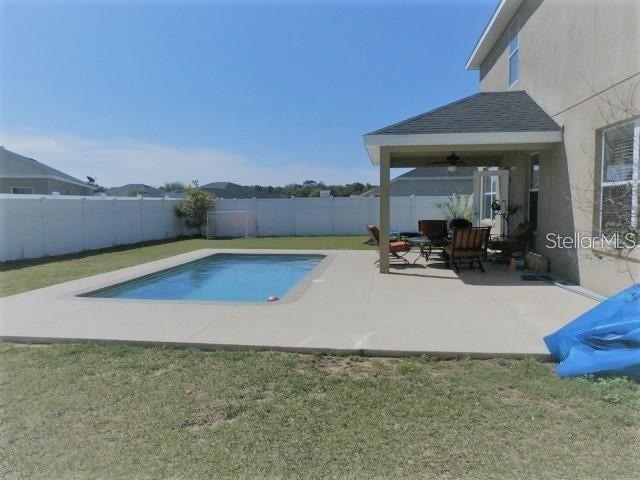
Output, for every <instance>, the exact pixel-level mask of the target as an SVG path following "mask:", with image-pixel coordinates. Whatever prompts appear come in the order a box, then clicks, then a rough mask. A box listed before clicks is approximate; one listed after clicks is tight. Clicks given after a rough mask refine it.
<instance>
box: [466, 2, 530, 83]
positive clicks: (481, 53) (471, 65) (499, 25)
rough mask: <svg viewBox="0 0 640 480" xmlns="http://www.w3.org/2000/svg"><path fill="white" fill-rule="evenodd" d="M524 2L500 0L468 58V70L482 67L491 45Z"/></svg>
mask: <svg viewBox="0 0 640 480" xmlns="http://www.w3.org/2000/svg"><path fill="white" fill-rule="evenodd" d="M522 2H523V0H500V3H498V6H497V7H496V9H495V10H494V11H493V15H491V19H490V20H489V23H487V26H486V27H484V30H483V31H482V35H480V38H479V39H478V41H477V43H476V46H475V47H474V49H473V51H472V52H471V55H470V56H469V59H468V60H467V64H466V69H467V70H478V69H479V68H480V65H481V64H482V62H483V60H484V59H485V57H486V56H487V54H488V53H489V51H490V50H491V47H493V45H494V44H495V42H496V40H497V39H498V38H499V37H500V35H501V34H502V32H503V31H504V29H505V28H507V27H508V26H509V23H511V19H512V18H513V16H514V15H515V14H516V12H517V11H518V8H520V5H521V4H522Z"/></svg>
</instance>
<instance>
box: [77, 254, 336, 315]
mask: <svg viewBox="0 0 640 480" xmlns="http://www.w3.org/2000/svg"><path fill="white" fill-rule="evenodd" d="M324 258H325V255H309V254H286V255H280V254H264V255H262V254H227V253H217V254H214V255H210V256H208V257H205V258H201V259H199V260H195V261H193V262H189V263H185V264H184V265H180V266H177V267H173V268H169V269H167V270H162V271H160V272H156V273H154V274H151V275H146V276H144V277H140V278H136V279H133V280H130V281H127V282H124V283H120V284H117V285H113V286H110V287H106V288H102V289H100V290H97V291H94V292H90V293H87V294H83V295H82V296H85V297H98V298H122V299H139V300H192V301H222V302H253V303H255V302H265V303H266V302H267V301H268V299H269V297H278V298H279V299H282V298H283V297H284V296H285V295H286V294H287V293H288V292H290V291H291V290H292V289H293V288H294V287H295V286H296V285H297V284H298V283H299V282H300V281H301V280H302V279H304V278H305V277H306V276H307V275H308V274H309V273H310V272H311V271H312V270H313V269H314V268H315V267H316V266H317V265H318V264H319V263H320V262H321V261H322V260H323V259H324Z"/></svg>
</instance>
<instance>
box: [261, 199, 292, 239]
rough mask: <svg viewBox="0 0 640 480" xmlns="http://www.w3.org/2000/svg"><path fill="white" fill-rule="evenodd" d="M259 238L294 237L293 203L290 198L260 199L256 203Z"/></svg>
mask: <svg viewBox="0 0 640 480" xmlns="http://www.w3.org/2000/svg"><path fill="white" fill-rule="evenodd" d="M256 205H257V207H256V210H257V211H256V222H257V225H258V236H263V237H284V236H290V235H294V227H295V226H294V224H293V221H292V215H291V212H292V211H293V207H292V201H291V199H288V198H282V199H280V198H277V199H276V198H274V199H270V198H267V199H260V200H257V202H256Z"/></svg>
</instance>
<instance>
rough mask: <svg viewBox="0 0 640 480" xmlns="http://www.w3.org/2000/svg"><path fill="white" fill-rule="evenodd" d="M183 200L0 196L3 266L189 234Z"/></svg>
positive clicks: (0, 250)
mask: <svg viewBox="0 0 640 480" xmlns="http://www.w3.org/2000/svg"><path fill="white" fill-rule="evenodd" d="M178 202H179V200H175V199H163V198H130V197H79V196H62V195H46V196H42V195H8V194H0V261H6V260H16V259H21V258H39V257H45V256H47V255H62V254H67V253H74V252H81V251H84V250H93V249H98V248H106V247H113V246H117V245H126V244H131V243H138V242H144V241H148V240H162V239H169V238H175V237H178V236H180V235H183V234H189V233H191V232H190V230H189V229H187V228H186V227H185V226H184V220H183V219H180V218H178V217H177V216H176V214H175V210H174V209H175V206H176V204H177V203H178Z"/></svg>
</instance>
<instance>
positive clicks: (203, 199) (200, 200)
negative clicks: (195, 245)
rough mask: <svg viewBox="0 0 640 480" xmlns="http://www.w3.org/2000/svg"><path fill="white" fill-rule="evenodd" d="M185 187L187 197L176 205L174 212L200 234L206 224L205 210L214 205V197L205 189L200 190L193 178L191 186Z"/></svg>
mask: <svg viewBox="0 0 640 480" xmlns="http://www.w3.org/2000/svg"><path fill="white" fill-rule="evenodd" d="M186 189H187V198H185V199H184V200H183V201H182V202H180V203H179V204H178V205H177V206H176V214H177V215H178V217H181V218H184V219H185V224H186V225H187V227H189V228H197V229H198V230H199V231H200V234H202V227H203V226H204V225H206V224H207V212H209V210H211V209H212V208H213V206H214V205H215V197H214V196H213V195H211V194H210V193H209V192H207V191H205V190H200V189H199V188H198V182H197V181H195V180H194V182H193V184H192V186H188V187H186Z"/></svg>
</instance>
